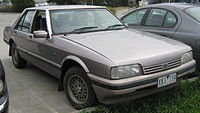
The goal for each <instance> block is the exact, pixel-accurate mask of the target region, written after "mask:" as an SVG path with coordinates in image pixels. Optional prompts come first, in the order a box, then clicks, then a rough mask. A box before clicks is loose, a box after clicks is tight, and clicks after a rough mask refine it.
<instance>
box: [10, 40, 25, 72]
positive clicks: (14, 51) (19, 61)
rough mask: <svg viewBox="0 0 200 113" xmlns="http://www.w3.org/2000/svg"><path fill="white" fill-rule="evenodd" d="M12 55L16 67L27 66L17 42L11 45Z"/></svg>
mask: <svg viewBox="0 0 200 113" xmlns="http://www.w3.org/2000/svg"><path fill="white" fill-rule="evenodd" d="M11 55H12V62H13V65H14V66H15V67H16V68H24V67H25V66H26V61H25V60H24V59H23V58H21V56H20V55H19V52H18V50H17V47H16V45H15V43H13V44H12V45H11Z"/></svg>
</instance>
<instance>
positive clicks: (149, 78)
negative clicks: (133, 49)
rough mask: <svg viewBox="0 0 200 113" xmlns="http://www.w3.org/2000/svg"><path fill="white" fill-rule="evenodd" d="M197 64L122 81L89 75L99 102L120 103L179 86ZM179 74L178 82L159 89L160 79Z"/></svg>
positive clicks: (189, 63)
mask: <svg viewBox="0 0 200 113" xmlns="http://www.w3.org/2000/svg"><path fill="white" fill-rule="evenodd" d="M195 66H196V62H195V60H192V61H190V62H188V63H186V64H183V65H181V66H178V67H176V68H172V69H169V70H165V71H162V72H158V73H153V74H148V75H142V76H137V77H131V78H126V79H121V80H109V79H105V78H101V77H98V76H95V75H92V74H88V76H89V77H90V79H91V80H92V86H93V89H94V91H95V93H96V96H97V98H98V100H99V102H101V103H103V104H113V103H120V102H124V101H129V100H133V99H137V98H140V97H144V96H147V95H150V94H154V93H157V92H160V91H164V90H167V89H170V88H172V87H174V86H176V85H178V84H179V83H180V82H181V80H182V78H183V77H186V76H187V75H189V74H192V73H194V72H195V69H196V67H195ZM172 73H177V82H176V83H174V84H171V85H168V86H165V87H162V88H157V80H158V78H159V77H161V76H164V75H169V74H172Z"/></svg>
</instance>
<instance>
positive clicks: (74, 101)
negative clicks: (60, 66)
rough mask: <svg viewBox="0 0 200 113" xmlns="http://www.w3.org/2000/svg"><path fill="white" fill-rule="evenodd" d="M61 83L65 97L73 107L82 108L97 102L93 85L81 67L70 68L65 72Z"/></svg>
mask: <svg viewBox="0 0 200 113" xmlns="http://www.w3.org/2000/svg"><path fill="white" fill-rule="evenodd" d="M63 85H64V91H65V94H66V97H67V98H68V101H69V102H70V103H71V105H72V106H73V107H74V108H76V109H82V108H86V107H91V106H94V105H95V104H96V103H97V101H96V100H97V99H96V96H95V93H94V90H93V87H92V85H91V83H90V81H89V78H88V77H87V74H86V72H85V71H84V70H83V69H82V68H80V67H72V68H70V69H69V70H68V71H67V72H66V73H65V77H64V83H63Z"/></svg>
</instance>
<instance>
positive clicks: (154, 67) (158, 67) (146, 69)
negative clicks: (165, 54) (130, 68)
mask: <svg viewBox="0 0 200 113" xmlns="http://www.w3.org/2000/svg"><path fill="white" fill-rule="evenodd" d="M180 65H181V59H176V60H173V61H169V62H165V63H162V64H155V65H151V66H145V67H143V71H144V74H151V73H155V72H159V71H164V70H167V69H171V68H174V67H178V66H180Z"/></svg>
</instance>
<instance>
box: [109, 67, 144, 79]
mask: <svg viewBox="0 0 200 113" xmlns="http://www.w3.org/2000/svg"><path fill="white" fill-rule="evenodd" d="M141 74H142V68H141V66H140V65H138V64H136V65H126V66H119V67H113V68H112V69H111V78H112V79H122V78H128V77H133V76H137V75H141Z"/></svg>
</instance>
